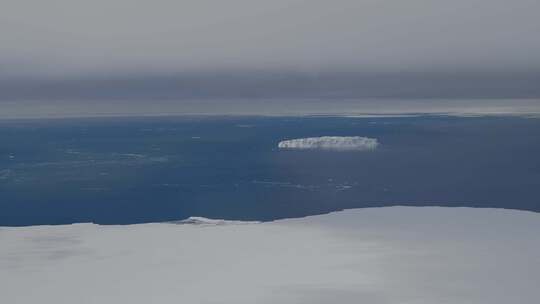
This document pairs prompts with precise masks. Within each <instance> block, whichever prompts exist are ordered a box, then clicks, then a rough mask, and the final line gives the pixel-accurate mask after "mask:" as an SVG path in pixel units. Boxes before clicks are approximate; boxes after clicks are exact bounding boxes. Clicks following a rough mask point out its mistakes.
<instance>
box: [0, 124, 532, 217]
mask: <svg viewBox="0 0 540 304" xmlns="http://www.w3.org/2000/svg"><path fill="white" fill-rule="evenodd" d="M324 135H335V136H367V137H373V138H377V139H378V140H379V143H380V146H379V147H378V148H377V149H376V150H374V151H369V152H366V151H348V152H343V151H341V152H336V151H318V150H309V151H308V150H305V151H291V150H279V149H277V144H278V142H279V141H280V140H283V139H291V138H302V137H314V136H324ZM390 205H414V206H434V205H436V206H456V207H457V206H470V207H497V208H511V209H521V210H530V211H536V212H540V119H531V118H520V117H445V116H418V117H390V118H388V117H387V118H343V117H162V118H92V119H57V120H27V121H24V120H12V121H8V120H6V121H0V226H20V225H37V224H66V223H75V222H94V223H99V224H129V223H142V222H159V221H170V220H179V219H184V218H187V217H189V216H204V217H210V218H225V219H239V220H263V221H266V220H273V219H279V218H288V217H299V216H306V215H312V214H320V213H325V212H330V211H335V210H341V209H344V208H357V207H373V206H390Z"/></svg>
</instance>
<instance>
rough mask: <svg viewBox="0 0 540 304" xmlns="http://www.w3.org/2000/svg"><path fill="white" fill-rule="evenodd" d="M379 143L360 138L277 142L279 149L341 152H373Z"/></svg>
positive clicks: (300, 139)
mask: <svg viewBox="0 0 540 304" xmlns="http://www.w3.org/2000/svg"><path fill="white" fill-rule="evenodd" d="M378 145H379V142H378V141H377V139H375V138H369V137H360V136H322V137H308V138H297V139H290V140H284V141H281V142H279V144H278V148H280V149H325V150H341V151H350V150H357V151H368V150H375V149H376V148H377V146H378Z"/></svg>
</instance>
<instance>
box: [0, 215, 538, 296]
mask: <svg viewBox="0 0 540 304" xmlns="http://www.w3.org/2000/svg"><path fill="white" fill-rule="evenodd" d="M538 231H540V214H537V213H532V212H524V211H510V210H502V209H471V208H439V207H388V208H370V209H355V210H347V211H343V212H337V213H332V214H327V215H321V216H313V217H307V218H301V219H288V220H279V221H275V222H270V223H260V224H250V225H210V226H200V225H175V224H171V223H160V224H140V225H128V226H99V225H94V224H76V225H64V226H33V227H22V228H11V227H10V228H8V227H2V228H0V302H1V303H9V304H17V303H55V304H56V303H59V304H60V303H69V304H72V303H100V304H102V303H130V304H134V303H135V304H136V303H330V302H331V303H340V304H341V303H345V304H348V303H351V304H352V303H354V304H357V303H370V304H380V303H396V304H397V303H419V304H421V303H425V304H437V303H445V304H447V303H455V304H473V303H474V304H479V303H486V304H497V303H501V304H508V303H520V304H527V303H531V304H532V303H538V302H539V300H540V293H539V292H538V285H539V283H540V239H539V238H538Z"/></svg>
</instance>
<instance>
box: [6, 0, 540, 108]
mask: <svg viewBox="0 0 540 304" xmlns="http://www.w3.org/2000/svg"><path fill="white" fill-rule="evenodd" d="M539 12H540V1H538V0H514V1H508V0H453V1H436V0H431V1H428V0H408V1H402V0H388V1H381V0H378V1H376V0H334V1H321V0H309V1H308V0H272V1H269V0H227V1H209V0H180V1H179V0H176V1H174V0H152V1H149V0H142V1H140V0H139V1H137V0H93V1H77V0H47V1H42V0H3V1H2V7H1V9H0V89H1V91H2V93H0V100H15V99H36V98H40V97H42V98H44V99H46V98H56V99H57V98H61V97H64V98H79V99H88V98H92V99H95V98H134V97H135V96H142V97H144V98H183V97H198V96H199V97H201V96H202V97H208V96H211V97H220V96H221V95H223V96H225V97H310V98H311V97H328V96H334V97H347V98H350V97H363V96H385V97H387V96H391V97H399V96H404V97H407V96H415V97H454V96H456V97H460V96H462V95H463V96H468V97H538V96H540V89H539V88H538V81H539V80H540V38H539V32H540V18H539ZM225 80H226V81H225ZM141 88H142V89H141ZM98 90H99V91H100V93H99V94H97V93H96V91H98ZM159 92H161V93H159ZM242 92H244V93H242ZM306 92H308V93H306ZM309 92H311V93H309Z"/></svg>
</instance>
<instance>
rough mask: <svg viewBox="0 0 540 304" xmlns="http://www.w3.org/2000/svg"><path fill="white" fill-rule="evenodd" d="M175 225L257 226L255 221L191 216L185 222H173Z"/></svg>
mask: <svg viewBox="0 0 540 304" xmlns="http://www.w3.org/2000/svg"><path fill="white" fill-rule="evenodd" d="M174 223H175V224H182V225H186V224H190V225H204V226H217V225H242V224H257V223H260V222H257V221H228V220H216V219H209V218H206V217H198V216H191V217H189V218H187V219H185V220H181V221H177V222H174Z"/></svg>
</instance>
